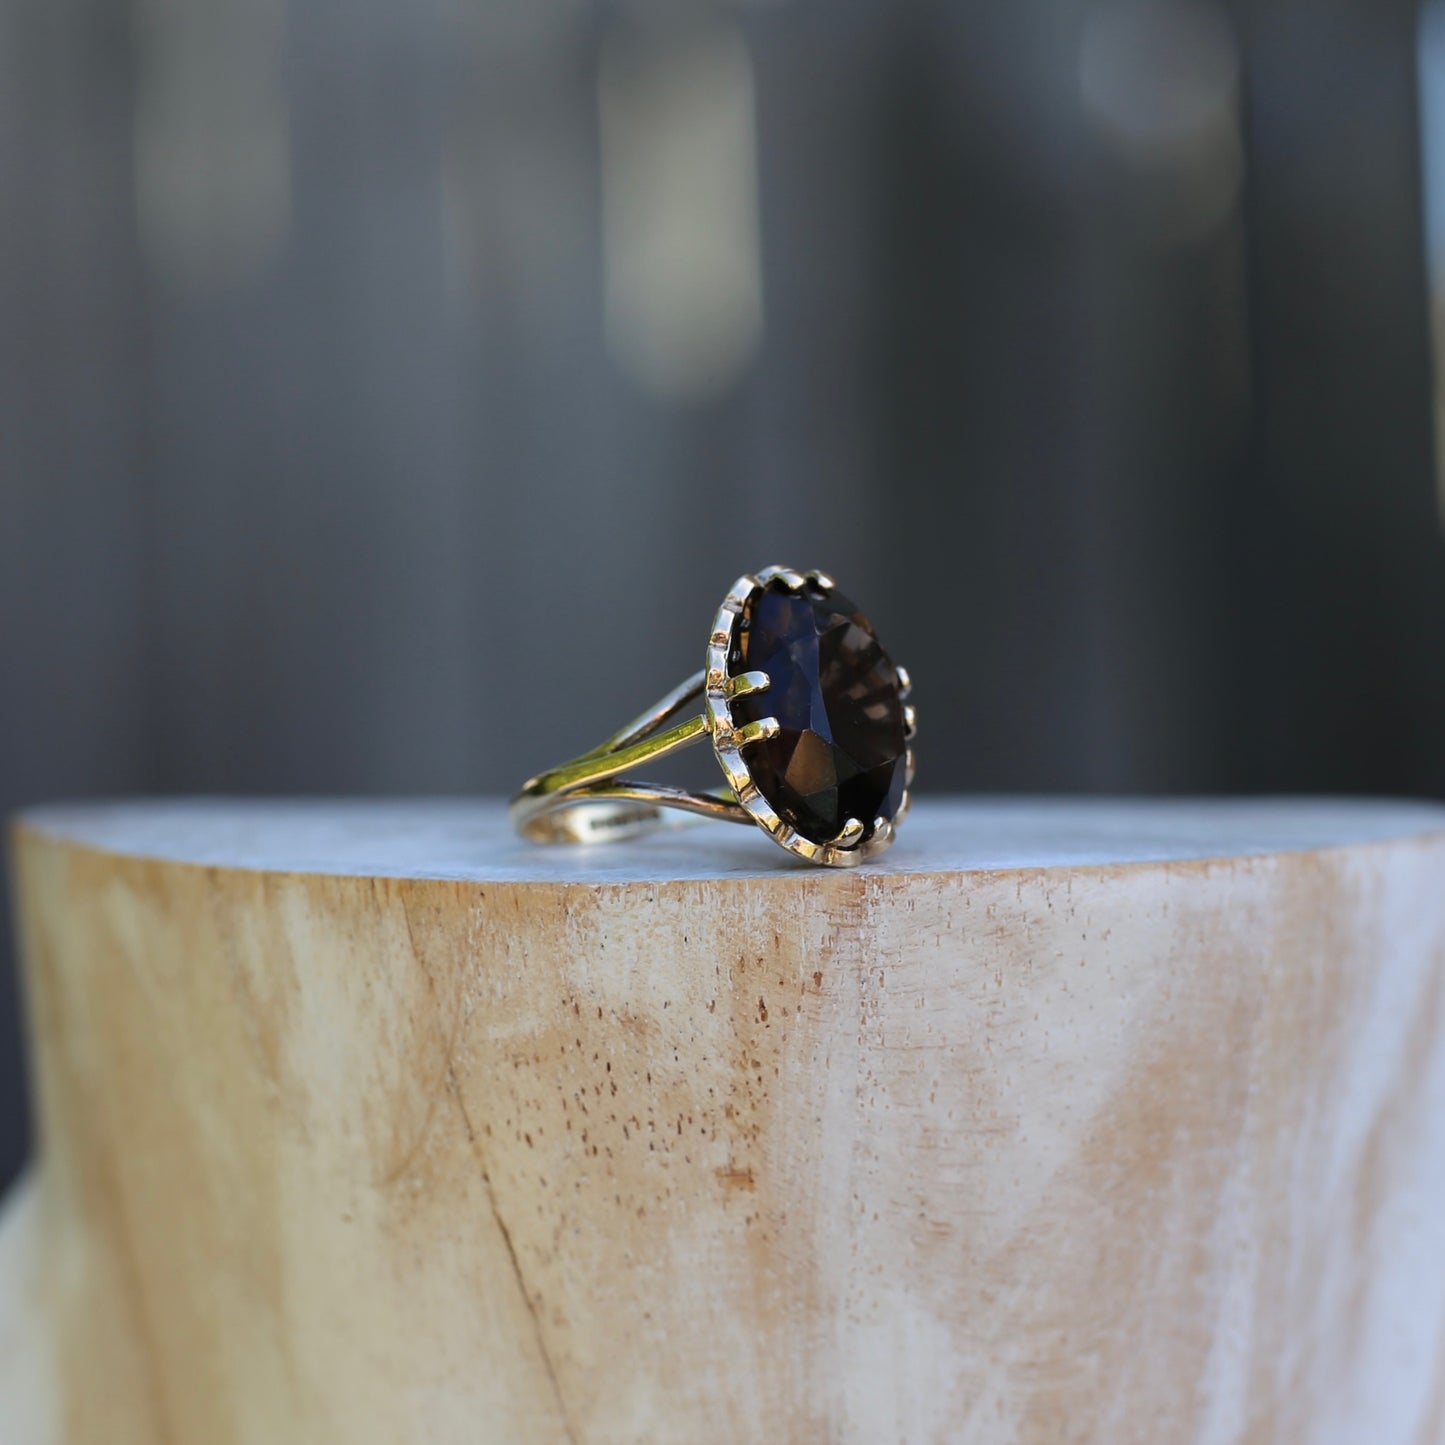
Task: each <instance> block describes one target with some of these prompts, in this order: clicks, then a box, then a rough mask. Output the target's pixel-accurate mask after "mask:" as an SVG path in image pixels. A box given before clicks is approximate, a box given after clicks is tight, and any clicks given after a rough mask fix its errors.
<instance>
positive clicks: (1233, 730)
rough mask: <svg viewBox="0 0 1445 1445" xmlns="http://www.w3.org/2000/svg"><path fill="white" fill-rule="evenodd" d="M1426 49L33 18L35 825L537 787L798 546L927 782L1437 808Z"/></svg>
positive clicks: (30, 298) (1432, 84)
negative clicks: (591, 641) (1338, 799)
mask: <svg viewBox="0 0 1445 1445" xmlns="http://www.w3.org/2000/svg"><path fill="white" fill-rule="evenodd" d="M1432 27H1433V28H1432ZM1437 32H1439V33H1441V34H1445V27H1441V26H1440V25H1439V24H1438V23H1437V21H1436V19H1435V17H1434V16H1433V15H1432V16H1426V17H1425V18H1424V19H1423V21H1422V17H1421V15H1420V14H1419V7H1417V6H1416V5H1414V4H1407V3H1396V0H1237V3H1234V4H1232V5H1220V4H1217V3H1213V0H1140V3H1123V0H1096V3H1091V4H1085V3H1064V0H1057V3H1047V0H1009V3H1007V4H998V3H990V4H964V3H949V4H944V3H936V4H924V3H902V0H871V3H868V0H755V3H736V4H725V5H724V4H718V5H699V4H694V3H690V0H667V3H665V4H588V3H582V0H566V3H564V0H529V3H527V4H525V5H521V4H502V3H496V0H486V3H483V0H473V3H469V4H468V3H461V0H455V3H443V0H420V3H419V0H406V3H402V0H368V3H357V0H345V3H342V0H138V3H134V4H132V5H130V6H126V5H125V4H119V3H110V0H0V808H3V810H4V811H5V812H10V811H12V810H14V809H15V808H18V807H22V806H24V805H25V804H27V803H31V802H35V801H38V800H41V799H48V798H55V797H61V796H64V797H72V796H77V795H86V794H116V793H150V792H196V791H224V792H272V793H293V792H307V793H328V792H337V793H341V792H344V793H375V792H433V791H462V792H487V793H503V792H507V791H510V790H511V788H512V787H513V786H515V784H516V783H517V782H519V781H520V780H521V778H522V777H523V776H525V775H526V774H527V773H529V772H531V771H532V770H534V769H535V768H537V767H539V766H541V765H543V764H545V763H548V762H551V761H555V760H556V759H557V758H558V757H561V756H564V755H568V754H570V753H571V752H575V751H576V750H577V749H578V748H579V747H580V746H582V745H586V744H590V743H592V742H594V741H596V737H595V736H594V734H598V735H600V734H601V733H602V732H605V731H606V730H607V729H608V728H610V727H611V726H612V725H613V724H614V723H617V722H620V721H621V720H622V719H623V718H624V717H627V716H630V715H631V714H632V713H633V712H634V711H636V709H637V708H638V707H640V706H641V705H642V704H643V703H645V702H647V701H649V700H650V699H651V698H652V697H653V696H654V695H656V694H657V693H660V692H661V691H662V690H663V689H664V688H665V687H667V686H670V685H671V684H672V683H673V682H674V681H676V680H677V679H678V678H679V677H681V676H682V675H683V674H684V673H686V672H687V671H689V670H690V669H692V668H693V667H694V666H695V665H697V664H698V662H699V660H700V659H699V655H698V654H699V646H700V641H699V639H700V637H701V636H702V632H701V631H700V629H702V630H705V629H706V626H707V623H708V622H709V620H710V618H711V616H712V613H713V610H714V608H715V607H716V605H717V602H718V600H719V598H720V597H721V595H722V593H723V591H724V590H725V589H726V588H727V587H728V585H729V584H730V583H731V582H732V580H733V578H734V577H735V576H737V574H738V573H740V572H742V571H744V570H747V569H750V568H755V567H758V566H762V565H765V564H767V563H769V562H773V561H787V562H790V563H794V564H796V565H801V566H823V567H826V568H827V569H829V570H830V571H832V572H834V573H835V574H836V575H837V576H838V577H839V578H840V579H841V580H842V581H843V583H844V585H845V586H846V587H847V589H848V590H849V591H850V592H853V593H854V594H855V595H857V596H858V597H859V598H860V599H862V600H863V602H864V603H865V605H866V606H867V608H868V610H869V611H870V613H871V614H872V616H873V617H874V619H875V621H877V623H878V625H879V628H880V630H881V631H882V632H883V634H884V636H885V637H886V638H887V639H888V641H889V644H890V647H891V649H892V651H893V652H894V653H895V654H896V655H897V656H898V657H900V658H901V659H903V660H905V661H907V662H908V663H909V664H910V665H911V667H912V670H913V672H914V675H915V677H916V679H917V681H918V700H919V704H920V709H921V710H922V711H923V713H924V716H925V737H924V739H923V741H924V745H925V751H924V755H923V769H924V770H923V772H922V773H921V778H920V781H921V782H922V783H923V784H924V786H925V790H938V789H973V790H993V789H1008V790H1016V791H1017V790H1056V791H1059V790H1064V791H1070V790H1098V791H1113V792H1157V791H1225V790H1228V791H1294V790H1312V791H1348V792H1355V791H1367V792H1378V793H1404V794H1426V795H1429V794H1433V795H1436V796H1445V540H1442V530H1441V521H1440V518H1441V503H1440V496H1441V494H1440V490H1439V488H1438V485H1437V480H1436V476H1435V470H1434V459H1433V454H1434V441H1433V424H1434V423H1433V414H1434V408H1435V400H1434V394H1433V382H1432V375H1431V372H1432V367H1431V315H1432V287H1431V280H1432V275H1431V273H1432V265H1431V260H1430V258H1431V256H1432V255H1433V254H1435V252H1436V250H1437V248H1436V247H1435V246H1432V244H1431V239H1430V238H1431V237H1432V236H1435V235H1438V231H1439V229H1440V228H1439V227H1433V226H1430V225H1427V215H1429V214H1431V213H1432V212H1433V210H1435V209H1437V208H1442V199H1441V196H1440V194H1439V189H1440V187H1442V186H1445V148H1442V146H1441V145H1439V144H1432V137H1437V132H1439V136H1440V137H1445V101H1442V97H1445V58H1442V57H1445V45H1442V44H1439V43H1437V42H1436V39H1435V38H1434V37H1435V36H1436V34H1437ZM1422 38H1423V39H1422ZM1422 115H1423V116H1425V117H1426V121H1427V123H1426V124H1425V125H1423V126H1422V120H1421V117H1422ZM599 609H603V610H606V611H607V612H608V613H609V614H610V616H611V620H612V624H613V625H612V636H613V638H614V647H613V649H612V651H611V652H610V653H609V654H608V655H606V656H594V655H589V654H588V653H587V652H585V651H584V650H582V648H581V647H580V646H579V645H578V642H577V636H578V632H579V618H584V617H585V618H589V619H590V618H595V615H596V613H597V611H598V610H599ZM584 695H595V696H596V697H597V698H598V699H600V701H599V702H598V703H597V704H596V707H595V716H590V715H589V716H588V717H585V718H583V717H581V716H580V714H579V699H580V698H582V697H583V696H584ZM593 711H594V709H592V708H589V714H590V713H591V712H593ZM0 981H3V982H0V1063H3V1067H0V1181H3V1180H4V1179H5V1178H7V1177H9V1175H10V1174H11V1173H12V1172H13V1170H14V1169H15V1168H16V1167H17V1165H18V1163H19V1161H20V1159H21V1158H22V1156H23V1152H24V1149H25V1147H26V1143H25V1134H24V1103H23V1095H22V1082H21V1074H22V1068H21V1061H20V1055H19V1044H18V1038H19V1034H18V1030H17V1028H16V1025H15V1019H14V1012H15V998H14V994H13V991H12V971H11V968H10V962H9V959H8V958H0Z"/></svg>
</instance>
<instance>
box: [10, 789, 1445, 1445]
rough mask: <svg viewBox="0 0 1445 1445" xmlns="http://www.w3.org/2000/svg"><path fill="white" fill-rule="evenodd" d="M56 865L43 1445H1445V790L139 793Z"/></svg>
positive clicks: (19, 860) (45, 1178)
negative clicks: (767, 827)
mask: <svg viewBox="0 0 1445 1445" xmlns="http://www.w3.org/2000/svg"><path fill="white" fill-rule="evenodd" d="M388 851H389V852H390V856H391V861H390V863H388V862H387V861H386V856H387V854H388ZM14 858H15V864H16V874H17V882H18V894H19V898H20V902H21V911H22V946H23V951H24V956H25V964H26V977H27V986H28V997H29V1005H30V1013H31V1020H32V1032H33V1038H34V1046H33V1067H34V1072H35V1075H36V1080H37V1085H38V1097H39V1109H40V1130H41V1137H42V1150H41V1155H40V1159H39V1161H38V1167H37V1170H36V1172H35V1176H34V1179H33V1181H32V1183H31V1184H30V1185H29V1186H27V1189H28V1191H30V1192H27V1193H25V1194H24V1195H23V1196H22V1197H21V1198H20V1199H18V1200H17V1201H15V1202H14V1203H13V1204H12V1206H11V1208H10V1210H9V1214H8V1218H7V1220H6V1222H5V1223H4V1224H3V1225H0V1302H3V1303H0V1389H4V1390H5V1391H6V1392H9V1393H12V1395H13V1398H14V1399H16V1400H19V1399H21V1398H22V1397H23V1398H24V1400H25V1402H26V1404H25V1408H24V1409H19V1408H17V1409H16V1410H14V1411H12V1412H11V1413H10V1414H9V1415H8V1416H7V1417H6V1418H7V1419H8V1420H9V1421H11V1422H13V1421H14V1420H16V1419H19V1420H21V1421H22V1422H23V1430H24V1432H25V1433H22V1434H21V1435H19V1436H15V1437H14V1438H15V1439H16V1441H17V1445H42V1442H44V1445H49V1442H51V1441H64V1442H66V1445H90V1442H104V1445H132V1442H135V1445H142V1442H144V1445H156V1442H196V1441H204V1442H207V1445H226V1442H252V1441H255V1442H267V1445H271V1442H275V1441H281V1440H284V1441H287V1442H295V1441H302V1442H310V1441H316V1442H335V1441H341V1440H344V1441H347V1442H348V1445H370V1442H377V1445H382V1442H386V1445H394V1442H397V1441H403V1440H404V1441H422V1440H426V1441H438V1442H453V1441H455V1442H469V1445H471V1442H477V1441H483V1442H517V1441H524V1442H531V1441H537V1442H553V1441H558V1442H561V1441H574V1442H582V1441H586V1442H613V1441H618V1442H621V1441H708V1442H712V1441H760V1442H763V1441H766V1442H773V1441H803V1442H808V1441H847V1442H855V1441H856V1442H868V1445H873V1442H880V1441H910V1442H913V1441H917V1442H925V1441H928V1442H931V1441H966V1442H990V1445H991V1442H1012V1441H1024V1442H1035V1441H1037V1442H1046V1441H1047V1442H1056V1441H1068V1440H1084V1441H1108V1442H1129V1441H1140V1442H1168V1441H1176V1440H1179V1441H1183V1440H1188V1441H1203V1442H1224V1441H1231V1442H1233V1441H1250V1442H1270V1445H1274V1442H1295V1441H1300V1442H1303V1441H1309V1442H1319V1441H1325V1442H1330V1441H1340V1442H1361V1441H1369V1442H1371V1445H1397V1442H1398V1445H1435V1442H1438V1441H1440V1440H1442V1439H1445V1383H1442V1381H1445V1369H1442V1365H1445V1206H1442V1200H1445V810H1439V809H1430V808H1423V807H1408V806H1403V805H1385V804H1380V805H1373V804H1359V805H1353V806H1346V805H1338V806H1335V805H1305V804H1284V803H1257V804H1248V805H1224V804H1215V805H1191V804H1153V805H1144V804H1140V805H1123V804H1083V803H1079V804H1072V805H1063V804H987V805H985V804H981V803H980V804H948V805H944V804H935V805H932V806H929V805H924V806H923V807H922V808H921V809H920V811H919V813H918V814H917V816H916V818H915V819H914V820H910V824H909V829H908V830H907V832H906V833H905V836H904V841H901V842H900V844H899V846H898V848H897V849H895V850H894V853H893V854H890V855H889V858H888V860H886V862H885V864H884V865H883V866H879V867H876V868H868V869H862V870H859V871H858V872H856V873H848V874H838V873H829V872H823V871H817V870H808V869H805V868H801V867H797V866H792V865H790V864H789V863H788V862H787V861H786V860H785V859H783V858H782V855H778V857H777V858H774V857H773V856H772V855H771V850H770V849H769V848H768V845H767V844H766V843H765V842H764V840H762V839H760V838H753V837H751V836H749V835H748V834H746V833H744V832H743V831H742V830H737V832H736V834H734V833H733V832H731V831H728V830H723V831H721V832H719V831H717V830H710V829H697V830H694V831H692V832H690V833H686V834H683V833H680V834H678V835H677V836H676V838H674V839H671V840H667V841H665V842H663V843H660V844H656V845H652V846H651V847H642V848H636V849H634V848H621V849H616V850H610V851H607V852H598V853H595V854H585V853H582V854H579V853H562V852H558V851H551V852H541V851H536V850H528V849H524V848H522V847H520V846H518V845H516V844H514V843H513V842H512V841H511V840H510V839H509V838H508V837H507V836H506V834H505V832H504V830H503V828H502V826H501V822H500V815H499V810H497V809H496V808H495V807H493V806H489V805H460V804H456V805H453V804H432V805H425V804H422V805H406V806H403V805H374V806H363V805H345V806H334V807H333V806H328V805H321V804H314V805H298V804H290V805H264V806H263V805H233V804H208V805H195V804H193V805H188V806H181V805H153V806H149V807H147V806H142V805H134V806H131V807H125V806H116V807H113V808H109V809H95V810H51V811H46V812H42V813H37V814H35V815H32V816H31V817H30V818H29V819H28V820H26V821H24V822H22V824H21V826H20V828H19V829H18V831H17V834H16V842H15V847H14ZM1030 859H1032V860H1033V861H1029V860H1030ZM268 860H269V861H268ZM397 860H400V861H397ZM22 1320H28V1321H29V1328H28V1329H24V1328H22V1326H21V1325H20V1324H18V1323H17V1321H22ZM22 1335H23V1336H24V1337H25V1338H26V1339H28V1340H29V1341H30V1344H29V1346H28V1347H27V1351H26V1353H25V1355H24V1362H23V1364H22V1363H21V1356H20V1355H19V1354H18V1353H16V1350H15V1347H14V1341H15V1340H16V1339H17V1338H20V1337H21V1336H22ZM11 1428H12V1431H13V1429H14V1428H16V1427H14V1426H13V1424H12V1426H11ZM0 1434H4V1432H3V1431H0ZM5 1438H6V1439H7V1440H8V1439H10V1438H11V1437H10V1436H6V1437H5Z"/></svg>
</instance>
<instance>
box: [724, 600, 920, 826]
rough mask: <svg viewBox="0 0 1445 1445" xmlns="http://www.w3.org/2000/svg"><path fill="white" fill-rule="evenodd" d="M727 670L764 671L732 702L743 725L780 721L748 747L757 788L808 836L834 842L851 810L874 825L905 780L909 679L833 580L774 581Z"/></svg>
mask: <svg viewBox="0 0 1445 1445" xmlns="http://www.w3.org/2000/svg"><path fill="white" fill-rule="evenodd" d="M728 671H729V673H730V674H731V675H732V676H737V674H739V673H741V672H748V671H762V672H766V673H767V675H768V679H769V684H768V686H767V688H766V689H764V690H763V691H761V692H755V693H750V694H748V695H746V696H744V697H740V698H738V699H737V700H736V701H735V702H734V703H733V706H732V712H733V720H734V722H735V723H737V724H738V725H739V726H741V725H742V724H744V723H747V722H753V721H756V720H758V719H760V718H768V717H771V718H776V719H777V721H778V726H779V731H778V734H777V736H776V737H772V738H765V739H760V740H759V741H757V742H754V743H749V744H748V745H747V746H746V749H745V752H744V758H745V760H746V762H747V765H748V770H749V772H750V773H751V774H752V778H753V781H754V782H755V783H756V784H757V787H758V791H759V792H761V793H762V795H763V797H764V798H766V799H767V800H768V802H769V803H770V804H771V805H772V807H773V810H774V811H775V812H776V813H777V814H778V816H779V817H780V818H782V819H783V820H784V821H785V822H786V823H788V824H790V825H791V826H792V827H793V828H795V829H796V830H797V831H798V833H800V834H801V835H802V836H803V837H805V838H807V839H809V840H811V841H812V842H815V843H827V842H830V841H832V840H833V839H834V838H836V837H837V836H838V833H839V832H840V831H841V830H842V828H843V825H844V824H845V823H847V821H848V820H849V819H850V818H856V819H858V821H859V822H860V823H862V824H863V825H864V827H865V829H866V830H867V831H866V832H865V834H864V836H865V838H866V837H870V836H871V835H872V833H873V831H874V824H875V821H876V820H877V819H879V818H883V819H887V820H890V821H891V820H892V819H893V818H895V817H896V816H897V814H898V810H899V806H900V804H901V803H902V800H903V792H904V788H905V787H906V786H907V748H908V745H907V742H906V740H905V737H904V713H903V698H902V688H901V687H900V684H899V679H898V671H897V669H896V668H895V667H894V665H893V662H892V661H891V660H890V658H889V656H888V654H887V653H886V652H884V650H883V647H882V645H881V644H880V643H879V641H878V637H877V634H876V633H875V632H874V631H873V627H872V624H871V623H869V621H868V619H867V618H866V617H864V616H863V614H862V613H861V612H860V611H859V610H858V608H857V606H856V605H855V604H854V603H853V602H851V601H849V599H848V598H846V597H844V596H843V595H842V593H840V592H838V591H837V590H836V589H833V590H825V589H824V588H823V587H821V586H819V585H817V584H815V583H813V582H812V581H809V582H808V584H807V585H806V586H805V587H803V588H802V589H801V590H798V591H790V590H789V589H788V588H787V587H786V586H784V585H783V584H782V582H780V581H777V580H774V581H772V582H770V583H769V584H768V585H767V586H766V587H764V588H762V589H761V590H760V591H759V592H756V593H755V594H754V595H753V598H752V600H751V602H750V603H749V604H748V605H747V606H746V607H745V609H744V611H743V612H742V614H741V616H740V617H739V618H738V620H737V623H736V624H735V628H734V633H733V639H732V647H731V649H730V653H729V660H728Z"/></svg>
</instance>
